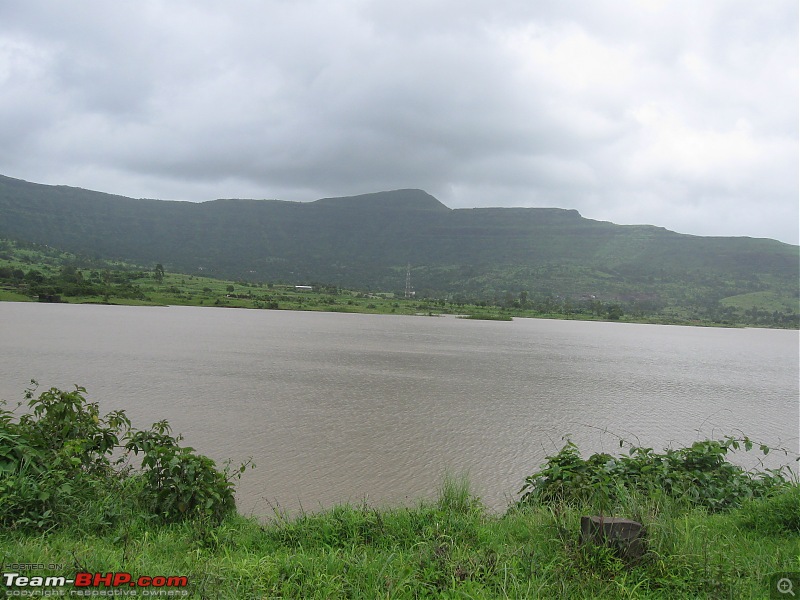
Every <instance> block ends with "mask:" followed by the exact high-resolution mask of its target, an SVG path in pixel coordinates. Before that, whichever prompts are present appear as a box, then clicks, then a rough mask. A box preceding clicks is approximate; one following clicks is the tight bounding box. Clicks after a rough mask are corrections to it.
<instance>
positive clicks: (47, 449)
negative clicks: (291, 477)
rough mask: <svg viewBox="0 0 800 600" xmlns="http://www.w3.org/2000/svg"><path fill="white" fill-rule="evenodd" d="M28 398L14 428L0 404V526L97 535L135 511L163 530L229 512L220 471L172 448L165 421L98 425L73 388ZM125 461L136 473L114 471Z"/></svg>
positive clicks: (175, 443)
mask: <svg viewBox="0 0 800 600" xmlns="http://www.w3.org/2000/svg"><path fill="white" fill-rule="evenodd" d="M32 383H34V384H35V382H32ZM34 391H35V387H34V388H32V389H30V390H27V391H26V393H25V399H26V400H28V403H27V405H28V408H30V409H31V412H30V413H26V414H23V415H21V416H20V417H19V418H18V419H15V415H14V411H12V410H8V409H7V408H5V407H6V403H5V402H2V401H0V506H2V511H0V526H2V527H12V528H19V529H36V530H47V529H51V528H54V527H58V526H62V525H64V524H67V523H69V524H72V525H73V526H74V525H76V524H78V523H81V522H83V523H91V524H92V526H94V527H97V526H101V525H111V524H113V523H114V521H115V520H117V519H118V518H119V517H120V516H121V515H124V514H128V513H130V512H135V511H139V512H141V510H144V511H145V512H146V514H149V515H150V516H151V517H152V518H155V519H158V520H161V521H163V522H175V521H181V520H185V519H190V518H200V517H201V518H204V519H206V520H210V521H219V520H221V519H222V518H223V517H224V516H225V515H227V514H228V513H230V512H231V511H233V510H234V509H235V502H234V495H233V487H234V486H233V483H232V481H231V479H232V477H231V473H230V472H229V470H228V468H225V469H223V470H218V469H217V468H216V465H215V463H214V461H213V460H211V459H210V458H208V457H206V456H203V455H200V454H197V453H195V451H194V449H192V448H189V447H181V446H180V444H179V442H180V440H181V437H180V436H178V437H173V436H171V435H170V428H169V425H168V423H167V422H166V421H161V422H159V423H156V424H154V425H153V427H152V428H151V429H150V430H149V431H137V430H134V429H133V428H132V427H131V422H130V420H129V419H128V417H127V416H126V415H125V412H124V411H121V410H120V411H113V412H110V413H108V414H106V415H105V416H102V415H101V414H100V411H99V407H98V404H97V403H95V402H88V401H87V400H86V398H85V394H86V390H85V389H84V388H82V387H78V386H76V387H75V390H74V391H63V390H59V389H56V388H51V389H49V390H47V391H45V392H43V393H41V394H40V395H39V396H38V397H34ZM20 406H21V404H20ZM123 451H124V452H123ZM131 452H133V453H134V454H140V453H141V454H142V461H141V469H140V470H139V471H136V470H134V469H132V468H131V467H130V466H125V464H124V463H125V461H126V458H127V455H128V454H129V453H131ZM248 464H249V463H248ZM245 467H246V465H241V466H240V467H239V469H237V470H236V471H234V473H233V476H234V477H236V476H241V474H242V472H243V471H244V469H245Z"/></svg>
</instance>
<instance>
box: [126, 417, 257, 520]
mask: <svg viewBox="0 0 800 600" xmlns="http://www.w3.org/2000/svg"><path fill="white" fill-rule="evenodd" d="M169 434H170V427H169V424H168V423H167V422H166V421H160V422H158V423H155V424H154V425H153V427H152V429H151V430H150V431H137V432H135V433H134V434H133V435H132V436H131V437H130V439H129V440H128V442H127V444H126V445H125V448H126V449H127V450H129V451H132V452H133V453H134V454H139V453H140V452H141V453H142V454H143V457H142V468H143V469H144V480H145V489H144V492H145V496H146V502H147V505H148V507H149V509H150V511H151V512H152V513H153V514H155V515H158V516H159V517H161V518H162V519H163V520H164V521H167V522H173V521H181V520H184V519H186V518H189V517H204V518H207V519H210V520H212V521H215V522H219V521H221V520H222V519H223V518H224V517H225V516H226V515H227V514H228V513H230V512H232V511H233V510H234V509H235V507H236V504H235V501H234V496H233V483H232V482H231V481H230V480H229V479H228V477H227V476H226V475H227V472H226V473H223V472H220V471H218V470H217V469H216V465H215V464H214V461H213V460H211V459H210V458H208V457H207V456H202V455H199V454H195V452H194V449H193V448H189V447H181V446H179V445H178V442H179V441H180V440H181V439H182V438H181V436H178V437H172V436H171V435H169ZM243 469H244V467H242V468H241V469H240V472H241V471H242V470H243Z"/></svg>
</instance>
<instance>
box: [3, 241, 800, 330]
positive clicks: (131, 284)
mask: <svg viewBox="0 0 800 600" xmlns="http://www.w3.org/2000/svg"><path fill="white" fill-rule="evenodd" d="M303 283H309V284H311V285H310V286H308V287H310V288H311V289H298V288H297V286H295V285H286V284H280V283H253V282H248V281H225V280H220V279H214V278H210V277H203V276H199V275H186V274H180V273H171V272H168V271H165V270H164V267H163V266H162V265H160V264H156V265H154V266H153V267H152V268H150V269H144V268H142V267H137V266H134V265H130V264H126V263H121V262H109V261H104V260H99V259H94V260H90V259H87V258H85V257H78V256H75V255H72V254H69V253H64V252H61V251H58V250H55V249H53V248H49V247H47V246H40V245H35V244H24V243H21V242H11V241H8V240H0V301H2V300H6V301H35V300H38V301H44V302H73V303H98V304H128V305H184V306H215V307H230V308H255V309H271V310H312V311H327V312H345V313H346V312H350V313H368V314H403V315H426V316H438V315H459V316H464V317H467V318H472V319H487V320H497V321H510V320H511V319H512V318H513V317H537V318H557V319H580V320H606V321H623V322H634V323H663V324H679V325H718V326H726V327H733V326H743V325H751V326H759V327H779V328H798V327H800V314H798V312H797V306H796V305H797V302H796V301H792V300H788V299H787V298H786V297H784V296H776V295H774V294H771V293H769V292H758V293H752V294H745V295H742V296H736V297H729V298H725V299H724V300H722V301H720V302H718V303H716V304H715V305H714V306H713V307H710V308H707V309H702V310H700V309H687V308H686V307H678V306H671V307H653V306H648V305H646V304H643V303H641V302H639V303H637V302H634V303H625V302H619V301H602V300H600V299H597V298H582V299H570V298H567V297H559V296H552V295H534V294H529V293H528V292H520V293H519V294H516V295H515V294H511V293H509V292H505V293H503V294H499V295H495V296H493V297H490V298H477V297H467V296H465V295H464V294H450V295H447V296H446V297H442V298H437V297H422V296H418V297H417V296H415V297H411V298H406V297H404V294H395V293H382V292H359V291H352V290H345V289H341V288H338V287H336V286H333V285H327V284H324V283H317V282H303Z"/></svg>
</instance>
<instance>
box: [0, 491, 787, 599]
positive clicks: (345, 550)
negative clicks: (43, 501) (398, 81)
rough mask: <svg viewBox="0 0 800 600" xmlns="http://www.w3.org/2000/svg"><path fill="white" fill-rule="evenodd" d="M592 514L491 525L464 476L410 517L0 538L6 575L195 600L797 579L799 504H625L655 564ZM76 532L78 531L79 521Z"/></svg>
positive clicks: (688, 592)
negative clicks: (165, 585)
mask: <svg viewBox="0 0 800 600" xmlns="http://www.w3.org/2000/svg"><path fill="white" fill-rule="evenodd" d="M591 510H592V508H591V507H580V508H578V507H572V506H567V505H563V506H558V505H556V506H532V507H526V508H524V509H514V510H509V511H508V512H507V513H506V514H503V515H495V514H490V513H487V512H486V511H485V510H484V508H483V506H482V504H481V502H480V500H479V499H478V498H476V497H474V495H473V494H472V493H471V492H470V489H469V482H468V480H467V479H466V478H465V477H452V476H451V477H446V478H445V480H444V481H443V483H442V486H441V489H440V492H439V496H438V499H436V500H434V501H430V502H420V503H419V504H418V505H416V506H414V507H405V508H375V507H370V506H368V505H366V504H365V505H342V506H336V507H333V508H331V509H329V510H325V511H323V512H320V513H317V514H306V513H303V514H300V515H297V516H295V517H291V518H290V517H287V516H286V515H281V514H276V515H274V517H273V518H272V519H271V520H270V521H268V522H266V523H262V522H259V521H257V520H255V519H250V518H245V517H243V516H240V515H235V516H232V517H229V518H228V519H226V520H225V521H223V522H222V524H220V525H218V526H211V525H209V524H205V523H202V522H187V523H182V524H178V525H169V526H155V525H151V524H148V522H147V521H146V520H145V519H143V518H141V517H140V516H139V517H137V516H136V515H133V516H130V517H129V518H128V519H126V520H123V521H121V522H119V523H117V524H116V526H114V527H111V528H108V529H107V530H106V531H104V532H97V531H86V530H84V529H83V528H82V527H81V525H80V523H79V522H78V523H75V524H68V525H66V526H65V527H64V528H62V529H60V530H58V531H53V532H50V533H45V534H26V533H23V532H19V531H14V530H6V531H3V532H2V534H1V535H0V554H2V561H3V564H10V563H33V564H45V565H49V564H54V565H63V567H61V568H60V569H53V570H47V569H45V570H42V571H39V572H37V573H36V574H39V575H44V574H52V575H65V574H70V573H74V572H76V571H78V570H85V571H88V572H95V571H96V572H102V573H107V572H112V571H113V572H119V571H122V572H130V573H132V574H133V575H134V577H137V576H140V575H150V576H154V575H158V574H162V575H166V574H169V575H186V576H187V577H188V580H189V587H188V588H187V589H188V592H189V597H192V598H426V597H430V598H764V597H768V590H767V580H768V578H769V576H770V575H771V574H772V573H775V572H778V571H800V527H798V523H797V520H798V518H799V517H798V515H800V492H799V491H798V488H797V486H794V487H792V488H790V489H788V490H786V491H784V492H783V493H782V494H779V495H777V496H774V497H772V498H768V499H765V500H759V501H753V502H750V503H747V504H745V506H744V507H742V508H741V509H738V510H733V511H730V512H727V513H724V514H714V515H709V514H707V513H705V512H704V511H702V510H688V511H687V510H685V509H684V508H680V507H677V506H671V505H664V504H661V505H657V504H654V503H651V502H648V501H647V499H643V498H638V499H633V500H629V501H628V502H627V505H626V506H622V507H620V510H623V511H629V513H628V515H629V516H632V517H636V518H639V519H641V520H642V522H644V524H645V525H646V527H647V529H648V544H649V546H648V548H649V550H648V553H647V554H646V555H645V557H644V558H643V559H642V560H641V561H639V562H638V563H636V564H626V563H625V562H624V561H623V560H621V559H619V558H617V557H616V556H614V555H613V554H612V553H611V552H610V551H609V550H608V549H606V548H604V547H594V546H586V545H582V544H580V543H579V541H578V531H579V520H580V516H581V515H582V514H587V512H586V511H591ZM79 521H80V520H79Z"/></svg>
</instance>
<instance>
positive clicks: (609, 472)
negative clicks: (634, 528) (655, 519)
mask: <svg viewBox="0 0 800 600" xmlns="http://www.w3.org/2000/svg"><path fill="white" fill-rule="evenodd" d="M623 444H624V441H620V446H622V445H623ZM753 447H754V442H753V441H752V440H750V439H749V438H747V437H743V438H735V437H732V436H728V437H726V438H724V439H721V440H703V441H698V442H695V443H694V444H692V445H691V446H689V447H687V448H679V449H671V448H668V449H666V450H665V451H664V452H663V453H661V454H659V453H656V452H654V451H653V449H652V448H645V447H639V446H631V448H630V450H629V451H628V454H627V456H626V455H622V456H616V457H615V456H611V455H610V454H605V453H599V454H593V455H591V456H590V457H589V458H588V459H583V458H581V455H580V451H579V450H578V447H577V446H576V445H575V444H574V443H573V442H572V441H569V440H568V441H567V443H566V444H565V445H564V447H563V448H562V449H561V450H560V451H559V452H558V453H557V454H555V455H553V456H548V457H547V459H546V460H547V462H546V463H545V465H543V467H542V469H541V470H539V471H537V472H535V473H534V474H532V475H530V476H529V477H527V478H526V479H525V484H524V485H523V487H522V489H521V490H520V492H519V493H520V494H522V495H521V497H520V500H519V505H525V504H532V503H542V504H555V503H559V502H565V503H567V504H572V505H581V504H588V505H595V506H597V508H599V509H601V510H608V509H610V508H611V507H612V506H613V505H614V504H615V503H616V502H617V501H619V500H620V499H621V497H622V496H623V495H626V494H628V493H630V492H639V493H643V494H645V495H648V496H651V497H655V498H657V497H659V496H661V495H666V496H668V497H670V498H672V499H675V500H679V501H681V502H685V503H687V504H689V505H692V506H702V507H704V508H706V509H708V510H711V511H719V510H725V509H728V508H732V507H738V506H740V505H741V504H742V502H743V501H744V500H746V499H749V498H758V497H762V496H765V495H767V494H768V493H770V492H772V491H774V490H776V489H778V488H781V487H785V486H787V485H788V484H789V481H788V479H787V477H788V469H787V468H786V467H782V468H780V469H767V470H765V471H761V472H748V471H745V470H744V469H743V468H742V467H739V466H738V465H734V464H732V463H731V462H729V461H728V460H727V458H728V454H729V453H730V452H731V451H733V450H738V449H740V448H743V449H744V450H745V451H748V452H749V451H750V450H752V449H753ZM759 449H760V451H761V452H763V453H764V454H767V453H769V451H770V448H769V447H768V446H766V445H764V444H760V445H759Z"/></svg>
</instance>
